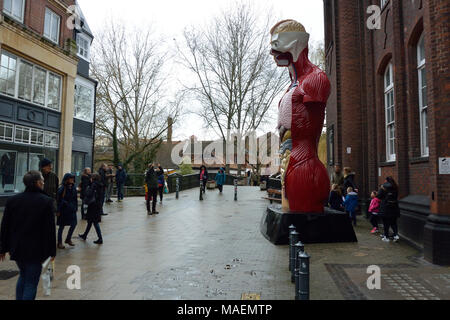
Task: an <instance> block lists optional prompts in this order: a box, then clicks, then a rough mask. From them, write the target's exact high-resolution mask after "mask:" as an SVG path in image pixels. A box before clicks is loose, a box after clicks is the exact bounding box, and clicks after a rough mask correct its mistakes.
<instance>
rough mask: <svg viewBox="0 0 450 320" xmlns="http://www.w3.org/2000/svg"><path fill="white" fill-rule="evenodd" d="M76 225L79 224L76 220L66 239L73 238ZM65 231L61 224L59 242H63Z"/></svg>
mask: <svg viewBox="0 0 450 320" xmlns="http://www.w3.org/2000/svg"><path fill="white" fill-rule="evenodd" d="M76 226H77V223H76V222H75V223H74V224H72V225H71V226H70V228H69V232H68V233H67V237H66V241H68V240H70V239H72V234H73V232H74V231H75V228H76ZM63 231H64V226H59V229H58V243H62V235H63Z"/></svg>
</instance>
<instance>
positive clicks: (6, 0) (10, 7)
mask: <svg viewBox="0 0 450 320" xmlns="http://www.w3.org/2000/svg"><path fill="white" fill-rule="evenodd" d="M24 9H25V0H3V12H4V13H6V14H7V15H8V16H10V17H12V18H14V19H16V20H18V21H20V22H23V13H24Z"/></svg>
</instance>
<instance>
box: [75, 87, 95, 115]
mask: <svg viewBox="0 0 450 320" xmlns="http://www.w3.org/2000/svg"><path fill="white" fill-rule="evenodd" d="M94 91H95V89H94V84H93V83H91V82H89V81H87V80H84V79H82V78H77V79H76V80H75V103H74V115H73V116H74V117H75V118H77V119H80V120H84V121H89V122H93V121H94V98H95V97H94Z"/></svg>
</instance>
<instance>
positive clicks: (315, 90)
mask: <svg viewBox="0 0 450 320" xmlns="http://www.w3.org/2000/svg"><path fill="white" fill-rule="evenodd" d="M299 90H300V91H301V93H302V94H303V96H304V97H303V102H304V103H305V102H322V103H326V102H327V100H328V97H329V96H330V91H331V84H330V80H329V79H328V76H327V75H326V73H325V72H323V71H322V70H320V69H319V68H317V67H315V68H314V69H313V71H312V72H311V73H309V74H308V75H306V76H305V78H304V79H302V81H301V83H300V86H299Z"/></svg>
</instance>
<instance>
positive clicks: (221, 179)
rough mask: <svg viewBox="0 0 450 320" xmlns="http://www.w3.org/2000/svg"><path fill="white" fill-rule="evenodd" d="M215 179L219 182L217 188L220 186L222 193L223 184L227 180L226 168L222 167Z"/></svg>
mask: <svg viewBox="0 0 450 320" xmlns="http://www.w3.org/2000/svg"><path fill="white" fill-rule="evenodd" d="M215 180H216V183H217V188H219V191H220V193H222V191H223V185H224V184H225V181H226V174H225V169H224V168H220V170H219V172H218V173H217V174H216V179H215Z"/></svg>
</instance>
